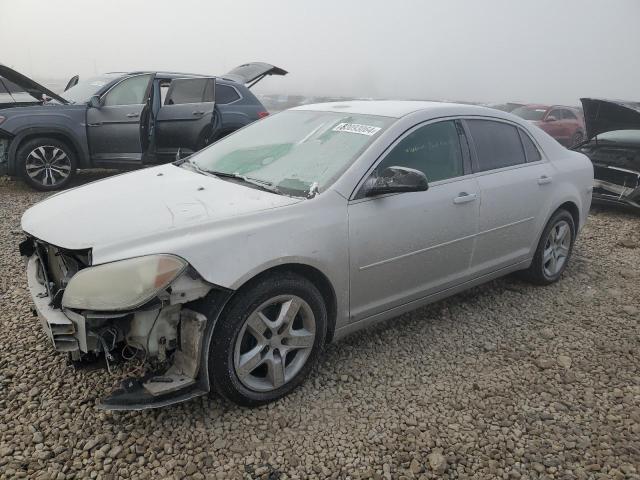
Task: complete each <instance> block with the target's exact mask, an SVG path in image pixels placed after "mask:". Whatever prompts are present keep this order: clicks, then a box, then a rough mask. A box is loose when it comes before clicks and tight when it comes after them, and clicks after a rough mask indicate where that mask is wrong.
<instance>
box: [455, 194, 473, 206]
mask: <svg viewBox="0 0 640 480" xmlns="http://www.w3.org/2000/svg"><path fill="white" fill-rule="evenodd" d="M476 198H478V194H476V193H467V192H460V193H459V194H458V196H457V197H456V198H454V199H453V203H455V204H456V205H460V204H462V203H469V202H474V201H475V200H476Z"/></svg>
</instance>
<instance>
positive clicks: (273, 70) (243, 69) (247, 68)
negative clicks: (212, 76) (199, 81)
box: [222, 62, 289, 88]
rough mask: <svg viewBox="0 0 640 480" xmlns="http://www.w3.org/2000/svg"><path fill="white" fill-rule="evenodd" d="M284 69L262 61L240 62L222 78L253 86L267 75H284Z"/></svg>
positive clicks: (285, 72) (248, 86)
mask: <svg viewBox="0 0 640 480" xmlns="http://www.w3.org/2000/svg"><path fill="white" fill-rule="evenodd" d="M287 73H289V72H287V71H286V70H283V69H282V68H280V67H275V66H273V65H269V64H268V63H263V62H250V63H245V64H242V65H240V66H238V67H236V68H234V69H233V70H231V71H230V72H229V73H227V74H226V75H223V77H222V78H225V79H227V80H231V81H232V82H237V83H244V84H246V85H247V88H251V87H253V86H254V85H255V84H256V83H258V82H259V81H260V80H262V79H263V78H264V77H266V76H268V75H286V74H287Z"/></svg>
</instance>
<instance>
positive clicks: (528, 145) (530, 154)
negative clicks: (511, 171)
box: [519, 130, 542, 162]
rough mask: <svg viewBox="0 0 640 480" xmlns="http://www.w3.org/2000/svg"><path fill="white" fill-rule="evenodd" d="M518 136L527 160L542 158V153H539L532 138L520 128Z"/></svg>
mask: <svg viewBox="0 0 640 480" xmlns="http://www.w3.org/2000/svg"><path fill="white" fill-rule="evenodd" d="M519 132H520V138H521V139H522V145H523V146H524V153H525V154H526V156H527V162H537V161H538V160H542V155H540V151H539V150H538V147H536V145H535V143H533V140H531V138H530V137H529V135H527V134H526V133H524V132H523V131H522V130H519Z"/></svg>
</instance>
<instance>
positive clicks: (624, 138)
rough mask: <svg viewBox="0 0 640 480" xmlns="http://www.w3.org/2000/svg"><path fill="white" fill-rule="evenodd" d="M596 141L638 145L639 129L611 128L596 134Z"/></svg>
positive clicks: (639, 140)
mask: <svg viewBox="0 0 640 480" xmlns="http://www.w3.org/2000/svg"><path fill="white" fill-rule="evenodd" d="M597 139H598V141H604V142H618V143H631V144H638V145H640V130H612V131H611V132H604V133H600V134H599V135H597Z"/></svg>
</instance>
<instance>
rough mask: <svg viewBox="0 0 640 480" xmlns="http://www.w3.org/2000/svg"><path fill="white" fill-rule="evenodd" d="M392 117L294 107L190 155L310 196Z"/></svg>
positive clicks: (212, 167)
mask: <svg viewBox="0 0 640 480" xmlns="http://www.w3.org/2000/svg"><path fill="white" fill-rule="evenodd" d="M393 121H394V119H393V118H389V117H380V116H373V115H357V114H355V115H350V114H345V113H336V112H314V111H304V110H298V111H296V110H289V111H286V112H282V113H279V114H277V115H273V116H271V117H267V118H265V119H264V120H261V121H259V122H256V123H254V124H252V125H250V126H249V127H247V128H244V129H242V130H239V131H238V132H236V133H234V134H232V135H229V136H228V137H225V138H224V139H222V140H220V141H218V142H216V143H214V144H213V145H211V146H210V147H209V148H207V149H205V150H203V151H202V152H199V153H197V154H195V155H193V156H192V157H191V163H193V164H195V166H196V167H197V168H199V169H201V170H204V171H209V172H220V173H225V174H237V175H242V176H245V177H247V178H250V179H252V180H258V181H260V182H263V183H268V184H270V185H272V186H274V187H277V189H278V191H279V192H281V193H285V194H289V195H294V196H308V195H309V194H310V193H312V191H315V190H316V189H317V191H318V192H322V191H323V190H324V189H326V188H327V187H328V186H329V185H331V183H333V182H334V181H335V180H336V179H337V178H338V177H339V176H340V175H341V174H342V173H343V172H344V171H345V170H346V169H347V167H348V166H349V165H351V163H352V162H353V161H354V159H355V158H356V157H357V156H358V155H359V154H360V152H362V151H363V150H364V149H365V148H366V147H367V146H368V145H369V144H371V142H373V140H375V139H376V138H377V137H379V136H380V134H381V133H382V131H383V130H384V129H385V128H387V127H388V126H389V125H390V124H391V123H392V122H393Z"/></svg>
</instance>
